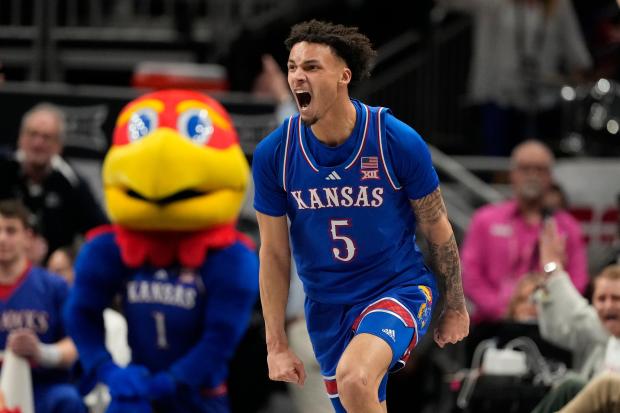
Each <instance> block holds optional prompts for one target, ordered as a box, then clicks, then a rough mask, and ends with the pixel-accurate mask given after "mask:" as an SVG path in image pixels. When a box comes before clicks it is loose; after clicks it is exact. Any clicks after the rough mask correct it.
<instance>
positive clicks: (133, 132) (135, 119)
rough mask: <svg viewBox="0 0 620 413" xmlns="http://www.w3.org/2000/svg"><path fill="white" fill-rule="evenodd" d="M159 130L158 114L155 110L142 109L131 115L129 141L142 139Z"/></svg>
mask: <svg viewBox="0 0 620 413" xmlns="http://www.w3.org/2000/svg"><path fill="white" fill-rule="evenodd" d="M155 129H157V113H156V112H155V111H154V110H153V109H141V110H139V111H137V112H136V113H134V114H133V115H131V118H130V119H129V123H128V124H127V134H128V135H129V141H130V142H134V141H137V140H139V139H142V138H143V137H145V136H146V135H148V134H149V133H151V132H153V131H154V130H155Z"/></svg>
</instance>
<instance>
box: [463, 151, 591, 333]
mask: <svg viewBox="0 0 620 413" xmlns="http://www.w3.org/2000/svg"><path fill="white" fill-rule="evenodd" d="M510 162H511V165H510V168H511V169H510V182H511V185H512V192H513V197H512V199H510V200H507V201H504V202H502V203H499V204H494V205H486V206H484V207H482V208H480V209H479V210H478V211H476V213H475V214H474V216H473V218H472V221H471V224H470V227H469V229H468V232H467V234H466V236H465V240H464V242H463V245H462V250H461V260H462V268H463V287H464V290H465V295H466V296H467V297H468V298H469V300H470V301H471V303H472V304H473V305H474V307H475V308H474V309H473V310H474V311H473V316H472V320H473V321H474V322H475V323H480V322H483V321H489V322H493V321H498V320H500V319H502V318H504V317H505V315H506V312H507V309H508V304H509V302H510V300H511V297H512V295H513V293H514V291H515V287H516V285H517V282H518V281H519V279H520V278H521V277H523V276H524V275H525V274H527V273H532V272H540V271H541V270H544V269H542V268H540V264H539V256H538V245H539V236H540V233H541V230H542V227H543V222H544V220H545V219H546V218H548V217H549V216H553V218H554V219H555V222H556V224H557V227H558V230H559V232H560V234H561V236H562V238H563V239H564V242H563V246H562V249H563V250H562V251H561V256H562V257H563V259H562V262H561V263H558V264H561V265H562V266H563V267H564V268H566V270H567V272H568V273H569V274H570V277H571V279H572V281H573V283H574V284H575V286H576V287H577V289H578V290H579V291H580V292H583V291H584V289H585V287H586V284H587V282H588V273H587V258H586V249H585V245H584V243H583V237H582V232H581V229H580V227H579V224H578V223H577V221H576V220H575V219H574V218H572V217H571V216H570V215H569V214H568V213H567V212H566V211H548V210H546V209H545V208H544V207H543V205H544V204H543V199H544V195H545V193H546V191H547V190H549V188H550V187H551V182H552V179H551V178H552V175H551V170H552V167H553V162H554V158H553V154H552V153H551V151H550V150H549V148H548V147H547V146H545V145H544V144H543V143H542V142H539V141H536V140H528V141H525V142H523V143H521V144H520V145H518V146H517V147H516V148H515V149H514V150H513V152H512V155H511V160H510Z"/></svg>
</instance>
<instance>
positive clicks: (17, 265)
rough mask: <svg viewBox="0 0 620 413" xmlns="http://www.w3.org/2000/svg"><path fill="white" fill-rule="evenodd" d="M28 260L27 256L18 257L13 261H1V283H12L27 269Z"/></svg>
mask: <svg viewBox="0 0 620 413" xmlns="http://www.w3.org/2000/svg"><path fill="white" fill-rule="evenodd" d="M27 267H28V260H27V259H26V257H25V256H22V257H18V258H17V259H15V260H13V261H6V262H4V261H2V262H0V284H3V285H10V284H13V283H15V281H16V280H17V279H18V278H19V277H20V276H21V275H22V274H23V273H24V271H26V268H27Z"/></svg>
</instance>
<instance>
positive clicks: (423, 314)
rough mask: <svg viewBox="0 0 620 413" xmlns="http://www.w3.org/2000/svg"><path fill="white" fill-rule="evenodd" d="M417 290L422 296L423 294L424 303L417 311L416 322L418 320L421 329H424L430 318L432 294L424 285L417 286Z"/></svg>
mask: <svg viewBox="0 0 620 413" xmlns="http://www.w3.org/2000/svg"><path fill="white" fill-rule="evenodd" d="M418 288H419V289H420V291H421V292H422V294H424V297H426V302H425V303H422V305H420V309H419V310H418V320H420V324H421V327H424V326H425V325H426V322H427V321H428V319H429V316H430V309H431V305H432V304H433V292H432V291H431V289H430V288H428V287H427V286H425V285H419V286H418Z"/></svg>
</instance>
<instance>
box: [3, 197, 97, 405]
mask: <svg viewBox="0 0 620 413" xmlns="http://www.w3.org/2000/svg"><path fill="white" fill-rule="evenodd" d="M29 231H30V230H29V227H28V211H27V210H26V208H25V207H24V206H23V205H21V203H19V202H17V201H15V200H5V201H0V347H1V348H3V349H4V348H8V349H11V350H12V351H13V352H14V353H15V354H16V355H18V356H20V357H24V358H27V359H28V360H29V361H30V362H31V364H32V365H33V366H34V367H33V371H32V379H33V392H34V401H35V410H36V411H37V413H53V412H63V413H64V412H66V413H74V412H75V413H77V412H80V413H81V412H85V411H86V409H85V407H84V405H83V403H82V400H81V397H80V395H79V394H78V391H77V389H75V388H74V387H73V386H71V385H70V384H69V371H68V368H69V367H70V366H72V365H73V363H74V362H75V360H76V359H77V351H76V349H75V346H74V345H73V342H72V341H71V339H69V338H68V337H66V335H65V332H64V327H63V324H62V320H61V317H60V311H61V308H62V306H63V304H64V301H65V299H66V297H67V294H68V287H67V283H65V282H64V280H62V279H61V278H60V277H58V276H56V275H53V274H50V273H49V272H47V271H46V270H44V269H42V268H38V267H33V266H32V265H31V264H30V263H29V262H28V259H27V256H26V248H27V244H28V242H29V240H28V232H29Z"/></svg>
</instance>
